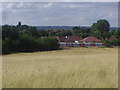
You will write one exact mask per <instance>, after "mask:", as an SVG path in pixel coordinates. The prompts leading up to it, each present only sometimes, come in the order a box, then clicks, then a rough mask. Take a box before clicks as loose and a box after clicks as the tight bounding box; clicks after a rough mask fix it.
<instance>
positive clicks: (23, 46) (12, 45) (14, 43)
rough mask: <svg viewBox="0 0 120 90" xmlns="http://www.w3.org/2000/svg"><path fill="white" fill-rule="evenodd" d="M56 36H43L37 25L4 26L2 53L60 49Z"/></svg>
mask: <svg viewBox="0 0 120 90" xmlns="http://www.w3.org/2000/svg"><path fill="white" fill-rule="evenodd" d="M59 46H60V45H59V43H58V40H57V39H55V38H41V37H39V36H38V31H37V29H36V28H35V27H31V26H27V25H21V24H20V22H19V24H18V25H17V26H10V25H3V26H2V54H8V53H13V52H34V51H49V50H57V49H59Z"/></svg>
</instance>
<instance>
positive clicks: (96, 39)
mask: <svg viewBox="0 0 120 90" xmlns="http://www.w3.org/2000/svg"><path fill="white" fill-rule="evenodd" d="M80 41H83V42H100V41H101V40H100V39H98V38H96V37H93V36H89V37H86V38H84V39H82V40H80Z"/></svg>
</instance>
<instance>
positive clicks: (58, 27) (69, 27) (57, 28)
mask: <svg viewBox="0 0 120 90" xmlns="http://www.w3.org/2000/svg"><path fill="white" fill-rule="evenodd" d="M35 27H36V28H37V29H38V30H51V29H54V30H59V29H65V30H72V28H73V27H75V26H35ZM80 27H82V28H90V27H88V26H86V27H85V26H80ZM110 30H118V27H110Z"/></svg>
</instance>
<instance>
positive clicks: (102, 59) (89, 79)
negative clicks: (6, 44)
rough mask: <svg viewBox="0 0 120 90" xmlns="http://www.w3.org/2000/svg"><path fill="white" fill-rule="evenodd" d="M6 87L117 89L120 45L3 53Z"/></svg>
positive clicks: (4, 86)
mask: <svg viewBox="0 0 120 90" xmlns="http://www.w3.org/2000/svg"><path fill="white" fill-rule="evenodd" d="M2 60H3V73H2V75H3V76H2V78H3V83H2V87H3V88H117V87H118V49H117V48H67V49H65V50H58V51H48V52H35V53H17V54H10V55H3V59H2Z"/></svg>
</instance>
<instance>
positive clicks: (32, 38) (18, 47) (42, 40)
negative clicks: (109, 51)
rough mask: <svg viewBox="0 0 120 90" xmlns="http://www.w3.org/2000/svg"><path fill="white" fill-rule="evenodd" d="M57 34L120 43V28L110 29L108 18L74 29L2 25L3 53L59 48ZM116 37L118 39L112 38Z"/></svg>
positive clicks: (112, 44) (116, 44)
mask: <svg viewBox="0 0 120 90" xmlns="http://www.w3.org/2000/svg"><path fill="white" fill-rule="evenodd" d="M56 36H82V37H83V38H85V37H87V36H95V37H97V38H99V39H101V40H102V41H103V42H104V43H105V44H106V46H118V45H120V41H119V39H120V38H119V36H120V30H110V24H109V22H108V21H107V20H104V19H102V20H98V21H97V22H96V23H93V25H92V26H91V27H90V28H82V27H80V26H79V27H73V29H72V30H64V29H62V30H37V28H36V27H33V26H28V25H21V22H19V23H18V25H16V26H14V25H3V26H2V49H3V50H2V53H3V54H5V53H11V52H33V51H46V50H56V49H59V46H60V45H59V43H58V40H57V39H56V38H54V37H56ZM110 37H115V38H116V39H117V40H110Z"/></svg>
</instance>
